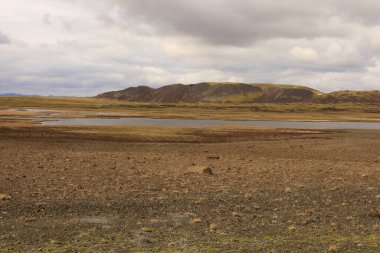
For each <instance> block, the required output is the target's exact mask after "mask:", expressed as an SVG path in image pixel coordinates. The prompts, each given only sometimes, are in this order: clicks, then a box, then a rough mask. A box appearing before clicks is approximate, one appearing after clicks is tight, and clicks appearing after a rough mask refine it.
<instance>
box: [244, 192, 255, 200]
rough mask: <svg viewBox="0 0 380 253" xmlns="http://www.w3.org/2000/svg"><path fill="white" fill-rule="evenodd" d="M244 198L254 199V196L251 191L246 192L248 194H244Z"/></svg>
mask: <svg viewBox="0 0 380 253" xmlns="http://www.w3.org/2000/svg"><path fill="white" fill-rule="evenodd" d="M244 198H246V199H252V198H253V195H252V194H251V193H246V194H245V195H244Z"/></svg>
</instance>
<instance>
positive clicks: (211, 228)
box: [210, 223, 220, 231]
mask: <svg viewBox="0 0 380 253" xmlns="http://www.w3.org/2000/svg"><path fill="white" fill-rule="evenodd" d="M219 229H220V226H219V224H216V223H211V224H210V230H212V231H215V230H219Z"/></svg>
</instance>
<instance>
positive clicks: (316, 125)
mask: <svg viewBox="0 0 380 253" xmlns="http://www.w3.org/2000/svg"><path fill="white" fill-rule="evenodd" d="M41 124H42V125H66V126H67V125H80V126H111V125H140V126H179V127H202V126H224V125H229V126H232V125H235V126H262V127H277V128H306V129H380V122H321V121H318V122H313V121H240V120H208V119H205V120H199V119H152V118H117V119H103V118H101V119H99V118H65V119H63V118H57V119H52V120H45V121H42V122H41Z"/></svg>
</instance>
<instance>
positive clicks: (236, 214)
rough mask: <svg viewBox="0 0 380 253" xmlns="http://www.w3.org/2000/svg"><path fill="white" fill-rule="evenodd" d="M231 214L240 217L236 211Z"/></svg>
mask: <svg viewBox="0 0 380 253" xmlns="http://www.w3.org/2000/svg"><path fill="white" fill-rule="evenodd" d="M232 216H234V217H241V214H240V213H238V212H232Z"/></svg>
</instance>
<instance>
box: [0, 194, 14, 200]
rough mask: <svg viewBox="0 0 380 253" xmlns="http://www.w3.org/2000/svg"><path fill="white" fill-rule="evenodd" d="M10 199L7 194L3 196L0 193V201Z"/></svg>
mask: <svg viewBox="0 0 380 253" xmlns="http://www.w3.org/2000/svg"><path fill="white" fill-rule="evenodd" d="M10 199H12V197H11V196H10V195H8V194H5V193H0V201H6V200H10Z"/></svg>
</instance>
